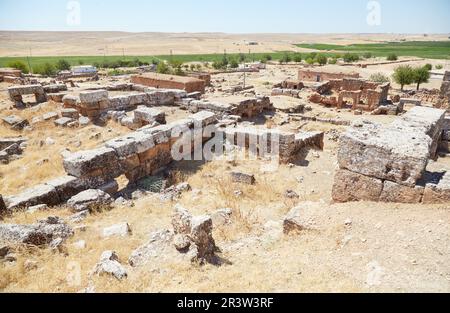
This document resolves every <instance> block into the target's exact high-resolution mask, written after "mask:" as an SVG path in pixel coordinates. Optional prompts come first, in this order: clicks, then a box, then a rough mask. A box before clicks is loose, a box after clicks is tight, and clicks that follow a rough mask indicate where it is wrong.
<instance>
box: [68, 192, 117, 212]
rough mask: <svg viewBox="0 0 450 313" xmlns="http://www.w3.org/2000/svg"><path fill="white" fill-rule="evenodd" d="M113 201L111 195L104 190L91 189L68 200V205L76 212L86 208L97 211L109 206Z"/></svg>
mask: <svg viewBox="0 0 450 313" xmlns="http://www.w3.org/2000/svg"><path fill="white" fill-rule="evenodd" d="M112 201H113V200H112V198H111V196H110V195H109V194H107V193H105V192H104V191H102V190H98V189H89V190H85V191H83V192H80V193H79V194H77V195H76V196H73V197H72V198H70V200H69V201H67V205H68V206H69V207H70V208H72V210H73V211H75V212H80V211H85V210H89V211H96V210H99V209H103V208H109V207H110V206H111V203H112Z"/></svg>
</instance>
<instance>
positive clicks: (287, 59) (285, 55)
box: [280, 52, 292, 64]
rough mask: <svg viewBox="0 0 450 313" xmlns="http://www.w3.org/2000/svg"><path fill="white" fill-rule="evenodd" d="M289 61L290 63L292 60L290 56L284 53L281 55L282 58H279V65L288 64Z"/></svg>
mask: <svg viewBox="0 0 450 313" xmlns="http://www.w3.org/2000/svg"><path fill="white" fill-rule="evenodd" d="M291 61H292V58H291V56H290V54H289V53H287V52H286V53H285V54H284V55H283V57H282V58H281V60H280V63H281V64H283V63H289V62H291Z"/></svg>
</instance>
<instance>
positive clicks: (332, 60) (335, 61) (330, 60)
mask: <svg viewBox="0 0 450 313" xmlns="http://www.w3.org/2000/svg"><path fill="white" fill-rule="evenodd" d="M336 63H337V59H335V58H331V59H329V60H328V64H336Z"/></svg>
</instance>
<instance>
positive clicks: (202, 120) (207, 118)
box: [189, 111, 217, 127]
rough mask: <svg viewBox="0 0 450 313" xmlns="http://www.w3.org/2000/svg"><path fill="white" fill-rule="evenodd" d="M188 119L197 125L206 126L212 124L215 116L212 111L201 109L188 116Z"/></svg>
mask: <svg viewBox="0 0 450 313" xmlns="http://www.w3.org/2000/svg"><path fill="white" fill-rule="evenodd" d="M189 118H190V119H192V120H193V121H194V123H195V124H196V125H198V126H202V127H204V126H207V125H211V124H214V123H215V122H216V121H217V117H216V115H215V114H214V113H212V112H208V111H201V112H198V113H196V114H194V115H191V116H189Z"/></svg>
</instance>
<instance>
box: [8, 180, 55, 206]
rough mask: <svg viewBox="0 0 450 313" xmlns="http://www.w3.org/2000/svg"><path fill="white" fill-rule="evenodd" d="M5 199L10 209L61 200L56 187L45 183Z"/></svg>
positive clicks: (50, 203) (51, 204) (53, 202)
mask: <svg viewBox="0 0 450 313" xmlns="http://www.w3.org/2000/svg"><path fill="white" fill-rule="evenodd" d="M7 200H8V209H10V210H15V209H20V208H28V207H31V206H35V205H39V204H47V205H48V206H53V205H58V204H59V203H60V202H61V201H60V199H59V196H58V193H57V192H56V189H55V188H54V187H52V186H50V185H45V184H44V185H37V186H34V187H32V188H30V189H27V190H25V191H23V192H22V193H20V194H18V195H15V196H12V197H9V198H8V199H7Z"/></svg>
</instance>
